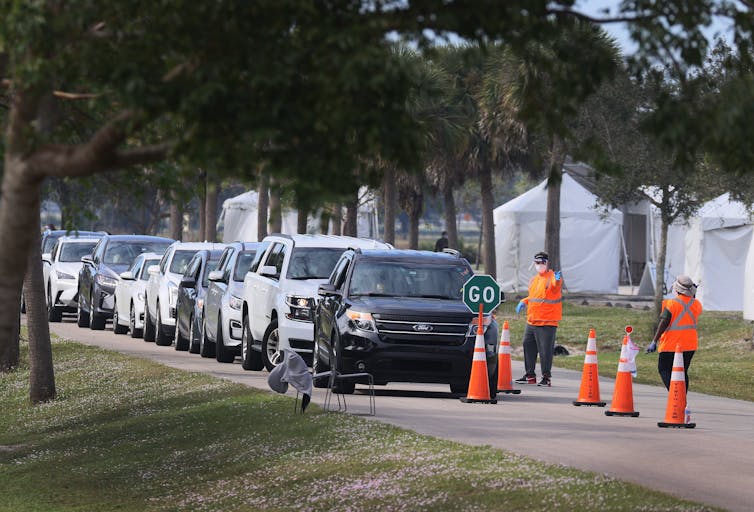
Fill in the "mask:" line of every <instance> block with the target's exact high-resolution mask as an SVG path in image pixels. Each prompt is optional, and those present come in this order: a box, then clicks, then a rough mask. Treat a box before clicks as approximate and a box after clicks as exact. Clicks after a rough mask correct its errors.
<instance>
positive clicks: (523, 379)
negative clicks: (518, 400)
mask: <svg viewBox="0 0 754 512" xmlns="http://www.w3.org/2000/svg"><path fill="white" fill-rule="evenodd" d="M513 382H515V383H516V384H536V383H537V377H535V376H530V375H524V376H523V377H521V378H520V379H516V380H514V381H513Z"/></svg>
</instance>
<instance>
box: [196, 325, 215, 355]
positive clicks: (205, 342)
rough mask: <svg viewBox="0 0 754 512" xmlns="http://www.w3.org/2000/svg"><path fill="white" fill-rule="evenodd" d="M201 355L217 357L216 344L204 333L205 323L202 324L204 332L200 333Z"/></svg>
mask: <svg viewBox="0 0 754 512" xmlns="http://www.w3.org/2000/svg"><path fill="white" fill-rule="evenodd" d="M199 355H200V356H202V357H215V344H214V343H213V342H211V341H209V339H207V335H206V334H205V332H204V322H202V330H201V332H199Z"/></svg>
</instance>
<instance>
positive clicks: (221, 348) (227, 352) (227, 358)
mask: <svg viewBox="0 0 754 512" xmlns="http://www.w3.org/2000/svg"><path fill="white" fill-rule="evenodd" d="M202 330H205V331H206V326H205V328H204V329H202ZM235 358H236V353H235V352H234V351H233V350H232V349H229V348H228V347H226V346H225V342H224V341H223V317H221V316H218V317H217V339H216V340H215V359H217V362H218V363H232V362H233V360H234V359H235Z"/></svg>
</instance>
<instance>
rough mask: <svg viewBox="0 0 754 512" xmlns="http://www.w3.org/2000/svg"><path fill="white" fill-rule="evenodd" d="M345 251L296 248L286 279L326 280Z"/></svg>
mask: <svg viewBox="0 0 754 512" xmlns="http://www.w3.org/2000/svg"><path fill="white" fill-rule="evenodd" d="M344 251H345V249H334V248H329V247H328V248H324V247H296V248H294V249H293V252H292V253H291V263H290V264H289V265H288V274H287V275H288V279H327V278H329V277H330V274H331V273H332V271H333V269H334V268H335V264H336V263H338V260H339V259H340V257H341V255H342V254H343V252H344Z"/></svg>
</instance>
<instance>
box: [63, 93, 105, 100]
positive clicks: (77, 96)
mask: <svg viewBox="0 0 754 512" xmlns="http://www.w3.org/2000/svg"><path fill="white" fill-rule="evenodd" d="M52 95H53V96H55V97H56V98H60V99H64V100H91V99H94V98H99V96H100V95H99V94H94V93H89V92H64V91H53V93H52Z"/></svg>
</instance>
